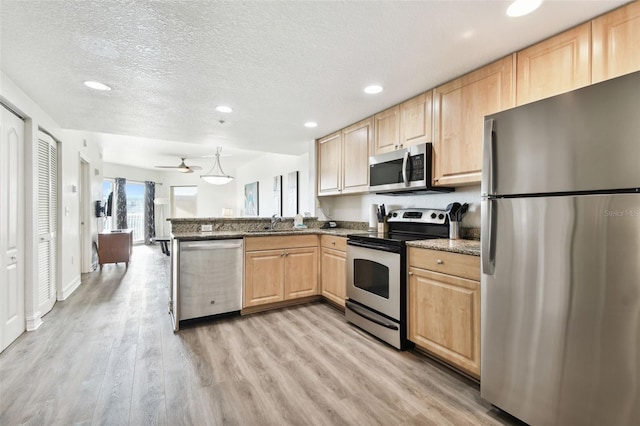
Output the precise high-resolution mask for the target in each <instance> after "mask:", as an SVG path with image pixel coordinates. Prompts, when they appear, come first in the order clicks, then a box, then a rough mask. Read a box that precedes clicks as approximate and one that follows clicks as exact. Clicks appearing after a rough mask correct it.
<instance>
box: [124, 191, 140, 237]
mask: <svg viewBox="0 0 640 426" xmlns="http://www.w3.org/2000/svg"><path fill="white" fill-rule="evenodd" d="M125 188H126V189H125V191H126V192H127V226H128V227H129V229H133V241H134V242H141V241H144V183H138V182H129V181H127V185H126V187H125Z"/></svg>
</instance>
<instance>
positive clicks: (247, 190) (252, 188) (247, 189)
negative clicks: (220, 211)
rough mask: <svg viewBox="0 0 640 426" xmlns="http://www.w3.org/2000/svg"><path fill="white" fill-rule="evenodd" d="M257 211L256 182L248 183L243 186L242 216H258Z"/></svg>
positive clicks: (258, 206) (258, 207)
mask: <svg viewBox="0 0 640 426" xmlns="http://www.w3.org/2000/svg"><path fill="white" fill-rule="evenodd" d="M259 209H260V203H259V199H258V182H251V183H248V184H246V185H245V186H244V215H245V216H258V212H259Z"/></svg>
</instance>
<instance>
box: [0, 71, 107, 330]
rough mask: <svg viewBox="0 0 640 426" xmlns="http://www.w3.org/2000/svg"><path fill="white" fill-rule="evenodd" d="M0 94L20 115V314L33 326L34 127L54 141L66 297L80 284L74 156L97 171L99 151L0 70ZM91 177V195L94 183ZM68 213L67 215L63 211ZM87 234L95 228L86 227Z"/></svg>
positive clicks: (61, 293) (37, 318)
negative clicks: (23, 214) (65, 128)
mask: <svg viewBox="0 0 640 426" xmlns="http://www.w3.org/2000/svg"><path fill="white" fill-rule="evenodd" d="M0 98H1V99H2V100H3V102H5V103H7V104H8V105H10V106H11V107H12V108H13V109H14V110H16V111H17V112H19V113H20V114H21V115H22V116H23V117H25V141H24V143H25V163H24V173H25V188H24V192H25V212H26V217H25V247H24V249H25V262H24V265H25V274H24V278H25V313H26V318H27V329H28V330H34V329H36V328H38V327H39V326H40V324H41V323H42V319H41V317H42V314H43V313H41V312H39V311H38V292H37V282H38V253H37V223H36V215H35V212H37V210H38V209H37V207H38V203H37V154H36V153H37V143H38V130H39V129H42V130H45V131H46V132H48V133H50V134H51V135H52V136H53V137H54V138H55V139H56V140H57V141H59V142H60V143H59V145H58V147H59V153H60V177H59V179H60V180H59V182H60V187H59V193H60V207H59V212H60V221H59V231H60V232H59V233H58V241H59V243H58V248H59V252H58V254H59V256H58V265H57V272H58V275H57V281H58V282H57V289H56V290H57V294H58V298H65V297H67V296H68V295H69V294H70V293H71V292H72V291H73V290H74V289H75V288H76V287H77V286H78V285H79V284H80V267H81V261H80V220H79V217H80V213H79V212H80V207H79V194H78V193H77V192H73V191H72V190H71V188H72V185H78V184H79V182H80V156H82V157H83V158H84V159H85V160H86V161H88V162H89V163H90V168H91V170H95V169H98V170H101V169H102V164H101V159H100V153H99V149H98V148H97V147H96V146H95V145H93V146H92V145H91V144H90V143H88V144H87V146H84V143H83V141H82V140H80V139H78V138H76V137H75V136H73V135H69V134H67V132H65V131H63V130H62V129H61V128H60V126H59V125H58V123H56V122H55V120H54V119H53V118H52V117H51V116H50V115H49V114H48V113H47V112H45V111H44V110H43V109H42V108H41V107H40V106H39V105H37V104H36V103H35V102H34V101H33V100H32V99H31V98H30V97H29V96H28V95H27V94H26V93H24V92H23V91H22V90H21V89H20V88H19V87H18V86H16V85H15V83H13V81H11V80H10V79H9V78H8V77H7V76H6V75H5V74H4V73H0ZM100 180H101V179H100V177H99V176H95V175H94V174H92V175H91V191H92V194H91V198H93V197H94V194H93V191H95V189H96V187H97V186H96V185H97V184H98V182H99V181H100ZM67 212H68V213H67ZM91 232H92V233H97V229H96V228H93V227H92V231H91Z"/></svg>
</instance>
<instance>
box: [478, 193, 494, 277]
mask: <svg viewBox="0 0 640 426" xmlns="http://www.w3.org/2000/svg"><path fill="white" fill-rule="evenodd" d="M481 209H482V211H481V215H482V224H481V228H480V244H481V247H480V256H481V258H482V273H483V274H486V275H493V272H494V270H495V267H496V244H495V241H496V227H495V225H494V222H495V219H496V218H495V216H496V200H491V199H483V200H482V207H481Z"/></svg>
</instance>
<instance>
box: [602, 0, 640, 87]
mask: <svg viewBox="0 0 640 426" xmlns="http://www.w3.org/2000/svg"><path fill="white" fill-rule="evenodd" d="M591 31H592V55H593V63H592V74H591V82H592V83H598V82H600V81H603V80H608V79H610V78H614V77H618V76H621V75H624V74H629V73H632V72H634V71H639V70H640V2H637V1H635V2H632V3H629V4H628V5H626V6H624V7H621V8H620V9H616V10H614V11H613V12H611V13H607V14H606V15H603V16H601V17H599V18H597V19H594V20H593V21H592V25H591Z"/></svg>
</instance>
